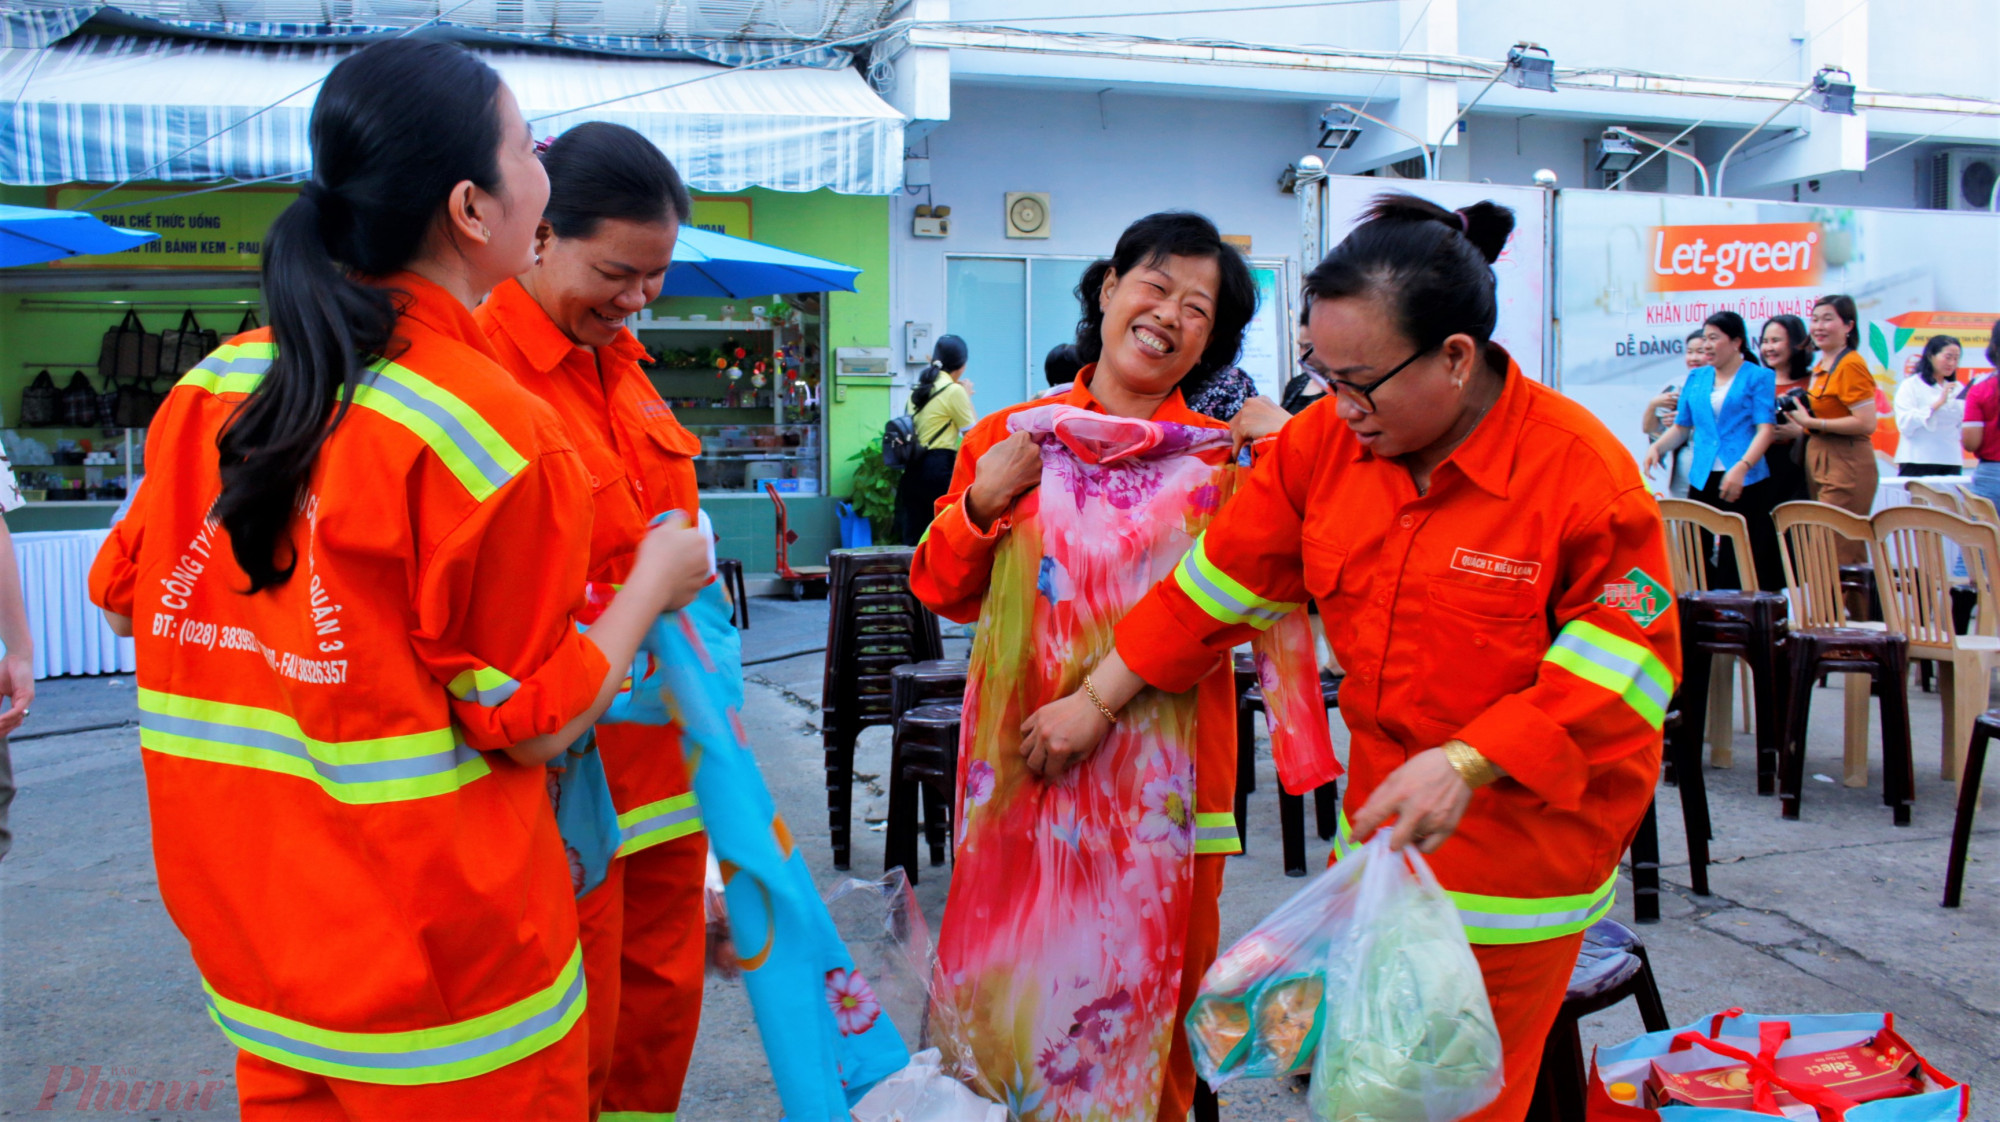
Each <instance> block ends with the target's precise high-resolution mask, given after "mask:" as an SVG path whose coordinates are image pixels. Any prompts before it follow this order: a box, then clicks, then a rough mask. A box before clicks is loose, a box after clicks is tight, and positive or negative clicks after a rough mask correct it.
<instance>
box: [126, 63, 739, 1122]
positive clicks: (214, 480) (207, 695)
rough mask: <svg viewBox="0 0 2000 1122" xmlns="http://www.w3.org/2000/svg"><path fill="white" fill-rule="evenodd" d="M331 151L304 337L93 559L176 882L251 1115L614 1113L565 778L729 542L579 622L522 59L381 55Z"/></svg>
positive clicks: (257, 373)
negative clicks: (513, 285)
mask: <svg viewBox="0 0 2000 1122" xmlns="http://www.w3.org/2000/svg"><path fill="white" fill-rule="evenodd" d="M311 141H312V154H313V168H312V178H311V180H310V181H308V182H307V184H306V185H305V187H304V188H303V189H302V190H301V192H300V194H299V197H298V199H297V200H296V201H295V202H294V203H293V204H292V205H291V206H290V207H288V208H287V209H286V210H285V212H284V213H283V214H282V215H281V216H280V217H279V218H278V220H277V222H276V223H275V224H274V225H273V227H272V229H271V231H270V235H269V237H268V239H267V240H266V242H265V255H264V268H263V289H264V298H265V301H266V304H267V307H268V309H269V312H270V315H269V320H270V323H271V326H270V328H269V329H266V330H259V331H254V332H251V333H248V334H245V335H240V336H238V337H236V338H234V339H232V340H230V341H229V342H228V343H227V344H225V345H224V346H223V347H222V348H221V349H220V350H218V351H216V352H215V353H214V354H213V355H210V356H209V357H208V358H207V359H206V360H204V361H203V362H202V363H201V364H200V365H198V366H197V367H196V368H195V369H194V370H193V371H191V372H190V373H188V374H187V375H186V376H185V377H183V378H182V379H181V381H180V382H179V384H177V385H176V386H175V387H174V389H173V391H172V392H170V393H169V394H168V395H167V398H166V401H165V403H164V404H163V405H162V406H161V408H160V410H159V413H158V415H157V416H156V417H155V419H154V422H153V428H152V436H151V439H150V440H148V442H147V460H148V463H147V468H148V472H147V474H148V475H149V477H150V480H149V485H148V486H147V487H146V488H145V489H144V491H143V492H142V495H141V497H140V498H139V499H138V501H137V502H135V503H134V504H133V507H132V510H131V512H130V514H129V515H128V516H127V517H126V518H125V519H124V520H123V521H122V522H120V523H119V524H118V526H117V527H116V529H115V530H114V531H113V533H112V535H111V537H110V539H109V540H108V541H107V542H106V543H105V546H104V548H103V550H102V552H100V554H99V556H98V559H97V563H96V565H95V566H94V568H93V571H92V573H91V596H92V599H93V600H95V601H96V602H97V603H98V604H99V605H100V606H101V607H102V608H103V609H104V611H105V614H106V616H107V618H109V619H110V621H111V623H112V626H113V627H114V628H115V629H118V630H120V631H121V633H127V634H129V633H132V632H133V631H134V630H136V632H137V635H138V641H139V674H138V677H139V698H140V700H139V708H140V746H141V748H142V749H143V752H142V756H143V759H144V762H145V768H146V780H147V791H148V796H149V799H150V800H151V804H152V809H153V842H154V849H155V858H156V864H157V866H158V869H159V878H160V889H161V895H162V897H163V898H164V900H165V902H166V905H167V909H168V911H169V912H170V913H171V914H172V915H173V917H174V920H175V922H176V924H177V925H178V926H179V927H180V929H181V932H182V933H183V934H184V935H185V936H186V937H187V939H188V942H189V944H190V948H191V950H192V952H193V955H194V959H195V964H196V966H197V967H198V968H199V969H200V971H201V974H202V980H203V984H204V987H205V989H206V990H207V993H208V1002H209V1012H210V1015H211V1016H212V1017H213V1018H214V1019H215V1021H216V1023H217V1024H218V1025H219V1026H220V1027H221V1028H222V1031H223V1033H224V1034H225V1035H226V1036H228V1037H229V1039H230V1040H231V1041H232V1042H233V1043H235V1044H236V1045H237V1047H238V1048H239V1049H240V1052H239V1054H238V1059H237V1069H236V1074H237V1092H238V1096H239V1099H240V1101H241V1105H242V1114H243V1117H245V1118H246V1119H252V1120H256V1119H266V1118H280V1117H283V1118H298V1117H306V1116H311V1117H315V1118H329V1117H331V1118H342V1117H354V1118H446V1117H453V1118H464V1117H483V1118H500V1117H505V1118H510V1119H550V1120H554V1119H576V1118H581V1117H583V1116H584V1115H585V1113H586V1110H587V1106H586V1091H585V1038H584V1037H585V1034H584V1030H583V1028H582V1027H581V1026H580V1024H579V1021H580V1018H581V1016H582V1014H583V1011H584V1006H585V992H586V986H585V982H584V978H583V974H582V968H581V954H580V951H579V948H578V945H577V931H576V909H575V904H574V902H573V899H572V896H571V892H570V874H569V870H568V868H567V867H566V866H567V863H566V862H565V860H564V855H563V850H562V846H561V843H560V840H559V838H558V836H557V833H556V827H555V821H554V817H553V815H552V814H551V813H550V810H549V802H548V797H547V794H546V786H547V774H548V773H547V771H546V769H545V767H544V764H545V762H546V761H548V760H550V759H552V758H553V757H555V756H556V755H558V754H560V753H561V752H562V751H563V750H564V748H565V747H566V746H568V745H569V744H570V743H571V742H572V741H574V740H575V739H576V738H577V736H578V735H580V734H581V733H582V732H583V731H584V730H586V729H588V727H589V726H590V724H591V722H592V721H593V720H594V719H595V717H596V716H597V715H598V714H599V713H601V712H602V711H603V709H604V707H605V706H606V705H607V704H608V703H609V701H610V700H611V697H612V696H613V694H614V692H615V691H616V689H617V687H618V685H619V682H620V679H621V678H622V677H623V676H624V674H625V671H626V668H628V667H629V666H630V665H631V662H632V658H633V656H634V653H635V651H636V650H637V646H638V642H639V638H640V636H641V635H642V634H643V632H644V630H645V628H646V627H647V626H649V625H650V623H651V621H652V620H653V619H654V618H655V617H657V615H658V614H659V613H660V612H661V611H662V610H664V609H666V608H668V607H670V606H672V605H674V604H676V603H678V602H680V601H682V600H684V599H685V598H687V597H689V596H691V595H692V594H693V593H694V591H695V590H696V589H697V588H698V587H699V585H700V583H701V582H702V580H703V579H704V575H705V567H706V547H705V544H704V543H703V541H702V540H701V538H700V535H699V534H697V533H696V532H694V531H692V530H686V529H678V528H677V529H671V530H662V531H660V532H658V533H656V534H654V535H652V536H650V537H649V538H648V539H647V541H646V543H645V544H644V545H643V546H642V547H641V548H640V551H639V556H638V559H637V561H636V562H635V564H634V565H633V570H632V574H631V576H630V578H629V579H628V580H627V582H626V584H625V587H624V591H623V592H622V593H620V594H619V596H618V598H617V600H616V601H615V602H614V603H613V604H611V605H610V606H609V607H608V608H607V609H606V610H605V612H604V613H603V615H602V616H601V618H600V619H599V620H598V622H597V623H596V624H595V625H594V626H592V627H591V628H590V629H589V631H588V632H587V633H579V632H578V630H577V628H576V626H575V624H574V622H573V620H572V615H571V611H572V608H573V607H575V606H576V605H578V604H579V603H580V601H581V592H582V582H583V576H584V560H585V557H584V553H583V550H582V549H581V548H578V547H576V545H575V544H574V543H575V542H577V541H579V540H580V539H581V538H582V537H583V535H585V534H587V533H588V526H587V525H586V524H585V523H583V522H582V521H580V515H582V514H584V513H587V512H588V510H589V495H590V481H589V475H588V472H587V468H586V465H585V464H584V463H583V462H582V460H581V459H580V457H579V456H578V455H577V453H576V451H575V449H574V447H573V446H572V444H571V443H570V441H569V438H568V436H567V435H566V434H565V433H564V431H563V428H562V425H561V423H560V421H559V420H558V418H557V417H556V416H555V414H554V413H553V412H552V411H550V410H549V409H548V408H547V407H546V406H543V405H542V404H540V403H539V402H537V401H536V400H535V399H534V398H533V397H532V396H530V395H529V394H527V393H526V392H525V391H523V390H522V389H521V388H520V387H519V386H518V385H516V384H515V382H514V380H513V379H512V378H511V377H509V376H508V375H507V374H506V372H505V371H503V370H501V369H500V367H499V366H497V365H496V364H495V363H494V361H493V358H492V352H491V350H490V348H489V347H488V345H487V342H486V336H485V335H484V333H482V332H481V331H480V330H479V328H478V325H477V324H475V323H474V322H473V319H472V312H471V309H472V307H473V306H474V305H476V304H477V303H479V301H480V300H482V299H483V298H484V297H485V295H486V293H487V292H488V290H490V289H491V288H492V287H493V286H494V285H495V284H497V283H499V282H500V281H501V280H504V279H505V278H507V277H509V276H512V275H513V274H515V273H519V272H521V271H523V270H525V269H527V268H528V267H529V266H530V265H531V264H532V263H533V260H534V240H535V228H536V223H537V222H539V221H540V220H541V216H542V207H543V203H544V201H545V200H546V199H547V197H548V181H547V179H546V177H545V176H544V175H543V174H542V170H541V166H540V164H539V163H538V162H537V161H536V159H535V152H534V142H533V138H532V135H531V134H530V133H529V131H528V127H527V123H526V121H525V120H524V119H523V118H522V116H521V111H520V109H519V107H518V106H517V105H516V103H515V101H514V97H513V94H512V93H511V92H509V91H508V89H507V88H506V86H504V85H503V84H501V82H500V79H499V76H498V75H497V74H495V73H494V72H493V70H492V69H491V68H489V67H488V66H486V65H485V64H484V63H482V62H480V61H479V60H478V59H477V58H475V57H473V56H472V55H471V54H469V53H468V52H466V51H464V50H463V49H461V48H459V47H456V46H452V45H450V44H447V43H443V42H439V41H434V40H421V39H400V40H395V41H391V42H387V43H382V44H378V45H375V46H371V47H368V48H366V49H364V50H361V51H359V52H356V53H354V54H352V55H350V56H349V57H347V58H346V59H345V60H344V61H342V62H341V63H340V64H339V65H337V66H335V67H334V68H333V70H332V72H331V73H330V74H329V75H328V76H327V78H326V81H325V83H324V84H323V86H322V87H321V90H320V94H319V97H318V99H317V100H316V101H315V103H314V105H313V111H312V118H311ZM614 667H616V668H617V669H616V671H614V670H613V668H614ZM190 808H199V809H198V810H190Z"/></svg>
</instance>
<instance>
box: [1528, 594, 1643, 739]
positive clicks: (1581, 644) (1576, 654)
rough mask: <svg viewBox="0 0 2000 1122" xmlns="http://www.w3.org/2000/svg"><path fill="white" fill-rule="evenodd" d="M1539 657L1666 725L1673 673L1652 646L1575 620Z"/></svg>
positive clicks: (1635, 710) (1633, 709) (1592, 624)
mask: <svg viewBox="0 0 2000 1122" xmlns="http://www.w3.org/2000/svg"><path fill="white" fill-rule="evenodd" d="M1542 660H1543V661H1544V662H1553V663H1555V664H1556V665H1557V666H1560V667H1562V668H1563V669H1564V670H1567V671H1569V672H1570V673H1571V674H1574V675H1576V676H1577V677H1579V678H1582V679H1583V680H1584V681H1586V682H1590V683H1591V684H1593V685H1598V686H1602V687H1604V688H1605V689H1607V690H1610V691H1611V692H1612V693H1614V694H1616V695H1617V696H1618V697H1619V699H1620V700H1622V701H1624V702H1625V704H1627V705H1629V706H1631V707H1632V711H1633V712H1635V713H1637V714H1639V716H1640V717H1641V718H1643V719H1644V720H1645V722H1646V723H1647V724H1649V725H1651V726H1653V727H1654V728H1656V729H1657V728H1660V727H1662V726H1664V725H1665V724H1666V720H1667V706H1668V705H1669V704H1671V702H1672V699H1673V696H1674V676H1673V674H1671V673H1670V672H1668V670H1667V667H1666V664H1665V663H1663V662H1661V661H1660V660H1659V659H1658V658H1657V657H1655V656H1654V654H1653V651H1652V649H1651V648H1650V647H1647V646H1645V645H1644V644H1641V643H1634V642H1632V641H1631V640H1630V639H1625V638H1621V637H1619V636H1617V635H1613V634H1612V633H1611V632H1609V631H1606V630H1604V629H1603V628H1602V627H1599V626H1597V625H1596V624H1594V623H1587V622H1585V621H1583V620H1580V619H1579V620H1571V621H1570V623H1569V625H1568V626H1566V627H1564V628H1563V629H1562V634H1560V635H1557V636H1556V641H1555V644H1554V645H1553V646H1551V647H1550V648H1549V652H1548V653H1547V654H1545V655H1543V656H1542Z"/></svg>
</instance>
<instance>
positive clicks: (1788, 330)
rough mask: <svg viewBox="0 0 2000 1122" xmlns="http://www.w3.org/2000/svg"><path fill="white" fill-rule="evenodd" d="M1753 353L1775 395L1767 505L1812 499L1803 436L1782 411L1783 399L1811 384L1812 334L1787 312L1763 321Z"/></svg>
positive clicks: (1803, 392) (1768, 454) (1766, 461)
mask: <svg viewBox="0 0 2000 1122" xmlns="http://www.w3.org/2000/svg"><path fill="white" fill-rule="evenodd" d="M1757 338H1758V342H1757V353H1758V354H1759V355H1761V356H1763V359H1764V365H1765V366H1767V367H1769V368H1770V370H1771V374H1772V375H1773V377H1774V379H1775V380H1774V382H1773V386H1774V388H1775V389H1776V390H1777V393H1778V415H1777V422H1776V423H1775V424H1773V425H1772V426H1771V450H1770V451H1769V452H1766V453H1764V466H1765V467H1767V468H1769V469H1771V505H1772V506H1774V507H1775V506H1777V505H1778V504H1780V503H1790V502H1799V501H1802V500H1805V499H1810V498H1812V479H1811V477H1810V476H1808V475H1807V474H1806V445H1805V439H1806V433H1805V430H1804V429H1802V428H1800V427H1799V426H1798V425H1797V424H1796V423H1795V422H1794V421H1793V420H1792V416H1791V414H1790V413H1787V412H1786V411H1785V399H1786V398H1788V397H1791V398H1802V397H1804V396H1805V395H1806V389H1807V387H1808V386H1810V385H1811V383H1812V363H1813V345H1812V334H1811V333H1810V332H1808V331H1807V330H1806V321H1805V320H1802V319H1800V318H1799V317H1797V316H1795V315H1791V314H1789V313H1787V314H1785V315H1777V316H1772V317H1771V318H1770V319H1767V320H1765V321H1764V330H1763V331H1762V332H1761V333H1759V335H1758V337H1757Z"/></svg>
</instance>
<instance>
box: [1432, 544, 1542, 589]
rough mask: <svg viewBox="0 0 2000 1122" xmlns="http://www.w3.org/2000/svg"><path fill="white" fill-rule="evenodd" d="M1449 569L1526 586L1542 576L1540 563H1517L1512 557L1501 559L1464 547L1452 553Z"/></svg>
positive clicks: (1500, 557)
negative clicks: (1512, 581)
mask: <svg viewBox="0 0 2000 1122" xmlns="http://www.w3.org/2000/svg"><path fill="white" fill-rule="evenodd" d="M1451 567H1452V568H1454V569H1457V570H1459V571H1460V572H1463V573H1475V574H1477V575H1479V576H1482V577H1494V578H1496V579H1499V580H1517V581H1521V582H1523V583H1526V584H1533V583H1535V581H1536V580H1537V579H1539V578H1540V577H1541V575H1542V563H1541V562H1540V561H1518V560H1515V559H1514V558H1512V557H1502V556H1500V555H1499V554H1497V553H1481V552H1479V551H1478V550H1476V549H1467V548H1465V547H1464V546H1460V547H1458V548H1457V549H1455V550H1453V551H1452V554H1451Z"/></svg>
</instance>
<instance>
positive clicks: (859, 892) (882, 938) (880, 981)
mask: <svg viewBox="0 0 2000 1122" xmlns="http://www.w3.org/2000/svg"><path fill="white" fill-rule="evenodd" d="M826 910H827V914H828V915H830V916H832V917H833V926H834V929H835V930H836V931H838V932H839V933H840V941H841V942H842V943H844V944H846V946H847V953H848V954H850V955H852V956H853V958H854V969H855V970H857V971H859V972H860V973H861V974H862V975H864V976H865V977H867V978H868V980H869V981H870V982H871V983H872V984H873V985H874V987H875V999H876V1001H877V1002H878V1003H880V1005H881V1006H882V1014H883V1016H885V1017H888V1018H889V1019H890V1020H891V1021H893V1022H895V1025H896V1029H897V1031H898V1032H899V1033H901V1034H902V1037H903V1043H904V1044H905V1045H907V1046H908V1047H909V1049H910V1051H911V1052H913V1053H914V1052H916V1051H918V1050H919V1049H921V1048H923V1047H925V1045H926V1044H927V1043H928V1041H926V1040H925V1039H924V1029H925V1022H926V1018H925V1011H926V1009H927V1008H928V1007H929V1005H930V981H931V969H932V945H931V930H930V924H929V923H928V922H926V921H925V919H924V913H923V909H922V908H920V907H918V905H917V894H916V891H915V890H914V889H912V888H911V887H910V878H909V876H908V874H906V873H904V872H903V870H902V869H901V868H895V869H890V870H889V871H888V872H886V873H884V874H882V876H881V877H880V878H878V879H876V880H860V879H858V878H854V877H849V878H847V879H846V880H843V881H840V882H839V883H837V884H835V885H833V886H832V887H831V888H829V889H827V891H826Z"/></svg>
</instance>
